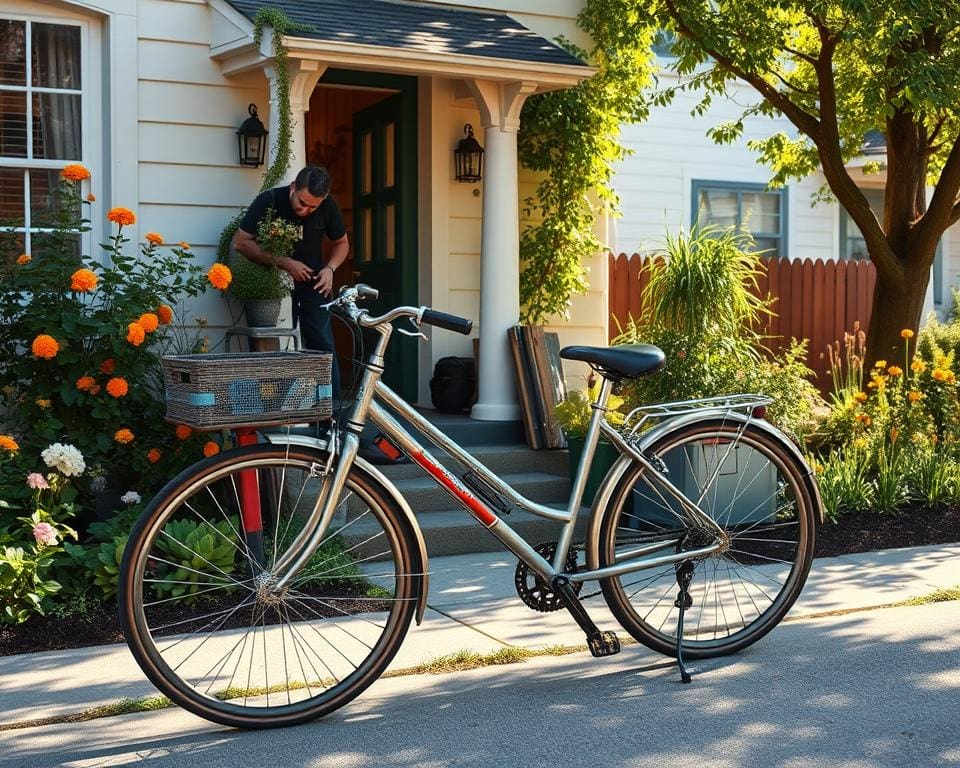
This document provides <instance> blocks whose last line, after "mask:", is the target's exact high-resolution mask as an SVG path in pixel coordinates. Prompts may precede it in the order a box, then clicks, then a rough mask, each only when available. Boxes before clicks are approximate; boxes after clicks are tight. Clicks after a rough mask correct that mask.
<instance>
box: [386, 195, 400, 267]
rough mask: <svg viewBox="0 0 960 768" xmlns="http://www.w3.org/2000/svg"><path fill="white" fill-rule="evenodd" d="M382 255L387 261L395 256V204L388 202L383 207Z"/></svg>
mask: <svg viewBox="0 0 960 768" xmlns="http://www.w3.org/2000/svg"><path fill="white" fill-rule="evenodd" d="M383 229H384V238H383V240H384V242H383V257H384V258H385V259H386V260H387V261H393V260H394V259H396V258H397V206H396V205H395V204H393V203H388V204H387V205H385V206H384V208H383Z"/></svg>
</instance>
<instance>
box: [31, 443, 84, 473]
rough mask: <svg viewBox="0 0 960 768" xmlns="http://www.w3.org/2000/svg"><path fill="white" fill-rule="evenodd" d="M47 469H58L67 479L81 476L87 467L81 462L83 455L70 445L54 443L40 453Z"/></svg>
mask: <svg viewBox="0 0 960 768" xmlns="http://www.w3.org/2000/svg"><path fill="white" fill-rule="evenodd" d="M40 456H41V457H43V460H44V461H45V462H46V464H47V466H48V467H53V468H54V469H59V470H60V471H61V472H62V473H63V474H64V475H66V476H67V477H75V476H76V475H82V474H83V470H85V469H86V468H87V465H86V464H84V462H83V454H82V453H80V451H78V450H77V449H76V448H74V447H73V446H72V445H64V444H63V443H54V444H53V445H51V446H50V447H49V448H46V449H45V450H44V451H42V452H41V453H40Z"/></svg>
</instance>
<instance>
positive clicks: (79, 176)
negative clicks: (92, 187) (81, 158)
mask: <svg viewBox="0 0 960 768" xmlns="http://www.w3.org/2000/svg"><path fill="white" fill-rule="evenodd" d="M60 176H61V178H64V179H66V180H67V181H84V180H85V179H89V178H90V171H88V170H87V169H86V168H85V167H84V166H82V165H80V163H71V164H70V165H68V166H67V167H66V168H64V169H63V170H62V171H60Z"/></svg>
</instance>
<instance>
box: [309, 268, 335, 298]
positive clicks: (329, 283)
mask: <svg viewBox="0 0 960 768" xmlns="http://www.w3.org/2000/svg"><path fill="white" fill-rule="evenodd" d="M313 288H314V290H316V291H318V292H319V293H320V295H321V296H329V295H330V294H331V293H333V267H324V268H323V269H321V270H320V271H319V272H318V273H317V275H316V277H315V280H314V283H313Z"/></svg>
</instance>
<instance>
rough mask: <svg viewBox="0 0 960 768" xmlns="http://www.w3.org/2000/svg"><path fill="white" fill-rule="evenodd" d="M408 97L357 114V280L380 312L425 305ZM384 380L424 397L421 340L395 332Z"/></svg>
mask: <svg viewBox="0 0 960 768" xmlns="http://www.w3.org/2000/svg"><path fill="white" fill-rule="evenodd" d="M407 99H408V97H407V95H406V94H404V93H398V94H396V95H395V96H390V97H388V98H386V99H384V100H383V101H380V102H377V103H376V104H374V105H373V106H371V107H368V108H366V109H363V110H360V111H359V112H355V113H354V115H353V147H354V161H353V174H354V178H353V190H354V192H353V237H354V243H353V248H354V262H353V263H354V270H355V271H356V275H355V279H356V282H361V283H367V284H368V285H371V286H373V287H374V288H376V289H377V290H379V291H380V298H379V299H378V300H377V301H376V302H370V308H371V311H373V312H377V313H379V312H383V311H386V310H387V309H390V308H392V307H395V306H397V305H398V304H412V305H416V304H417V303H418V302H417V288H416V274H417V252H416V249H417V231H416V224H417V214H416V156H417V151H416V150H417V147H416V126H415V125H414V124H413V120H412V119H405V116H407V115H409V114H410V110H409V109H407V108H406V107H407V101H405V100H407ZM414 115H415V113H414ZM413 119H415V118H413ZM401 327H402V326H401ZM406 327H409V326H406ZM372 342H373V339H370V338H369V337H368V338H367V339H365V344H370V343H372ZM384 381H385V383H386V384H387V385H388V386H390V387H391V388H392V389H394V390H395V391H396V392H398V393H399V394H400V395H401V396H402V397H404V399H406V400H408V401H411V402H412V401H415V400H416V399H417V340H416V339H414V338H410V337H407V336H404V335H402V334H399V333H394V335H393V336H392V337H391V340H390V348H389V350H388V353H387V360H386V373H385V374H384Z"/></svg>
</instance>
